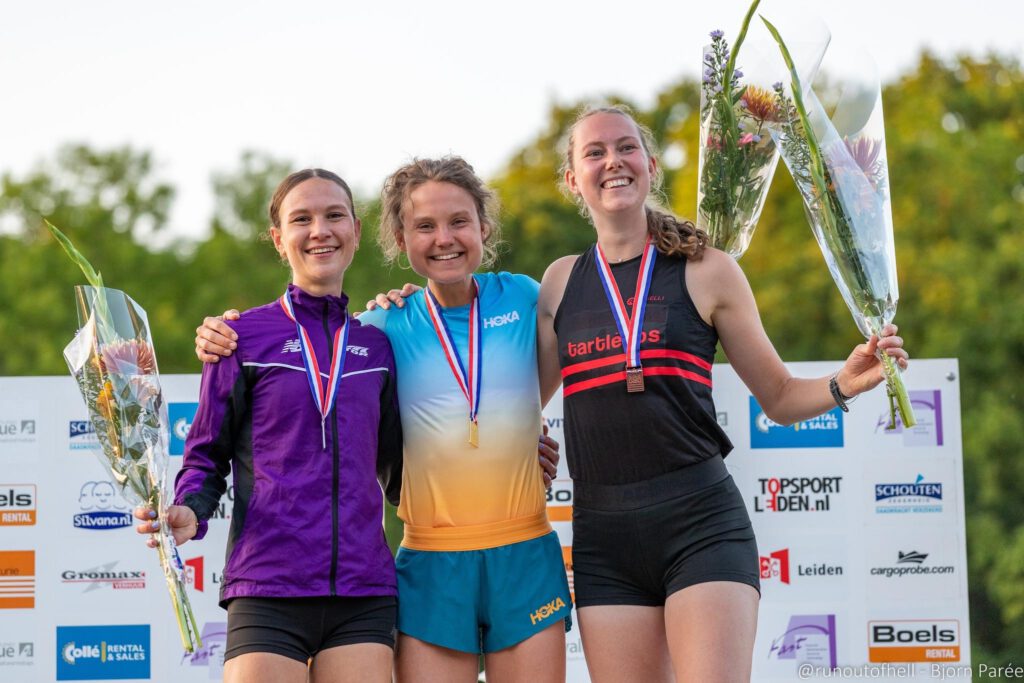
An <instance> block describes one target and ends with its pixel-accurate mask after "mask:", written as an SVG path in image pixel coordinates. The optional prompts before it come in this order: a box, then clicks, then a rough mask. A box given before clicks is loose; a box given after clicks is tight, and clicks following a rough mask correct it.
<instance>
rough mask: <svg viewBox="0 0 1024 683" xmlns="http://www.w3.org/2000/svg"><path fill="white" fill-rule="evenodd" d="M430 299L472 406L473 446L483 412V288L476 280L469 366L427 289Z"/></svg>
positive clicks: (439, 334) (439, 332)
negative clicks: (481, 294)
mask: <svg viewBox="0 0 1024 683" xmlns="http://www.w3.org/2000/svg"><path fill="white" fill-rule="evenodd" d="M425 291H426V296H425V297H423V301H424V302H426V305H427V315H429V316H430V322H431V323H432V324H433V325H434V332H435V333H436V334H437V340H438V341H439V342H440V343H441V350H443V351H444V356H445V359H446V360H447V361H448V367H449V368H451V371H452V375H454V376H455V381H456V382H457V383H458V385H459V389H461V390H462V394H463V396H465V397H466V401H467V402H468V403H469V443H470V444H472V445H473V446H477V445H478V439H477V429H478V425H477V412H478V411H479V410H480V383H481V375H482V374H483V368H482V366H481V354H480V350H481V334H482V332H483V321H482V320H481V318H480V285H478V284H477V282H476V278H474V279H473V301H472V303H471V304H470V307H469V345H468V346H469V366H468V370H469V372H467V371H466V370H467V366H466V365H465V364H464V363H463V362H462V357H461V356H459V350H458V348H456V346H455V340H454V339H453V338H452V333H451V331H450V330H449V329H448V323H446V322H445V319H444V316H443V315H441V304H440V303H439V302H438V300H437V298H436V297H435V296H434V293H433V292H431V291H430V287H427V288H426V290H425Z"/></svg>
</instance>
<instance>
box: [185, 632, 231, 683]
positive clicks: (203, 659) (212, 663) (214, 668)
mask: <svg viewBox="0 0 1024 683" xmlns="http://www.w3.org/2000/svg"><path fill="white" fill-rule="evenodd" d="M199 637H200V640H202V641H203V646H202V647H201V648H199V649H198V650H196V651H195V652H193V653H191V654H190V653H188V652H183V653H182V655H181V666H188V667H192V666H198V667H207V668H208V669H209V674H208V675H209V678H210V679H212V680H218V681H219V680H221V678H222V677H223V672H224V650H225V648H226V647H227V640H228V624H227V622H225V621H208V622H206V623H205V624H203V628H202V631H200V633H199Z"/></svg>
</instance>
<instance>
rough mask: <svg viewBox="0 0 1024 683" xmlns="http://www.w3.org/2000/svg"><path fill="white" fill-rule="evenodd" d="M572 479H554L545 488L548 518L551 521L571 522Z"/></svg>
mask: <svg viewBox="0 0 1024 683" xmlns="http://www.w3.org/2000/svg"><path fill="white" fill-rule="evenodd" d="M572 493H573V489H572V480H571V479H555V480H554V481H552V482H551V488H550V489H548V490H547V494H546V496H547V503H548V506H547V509H548V519H549V520H550V521H552V522H572V497H573V496H572Z"/></svg>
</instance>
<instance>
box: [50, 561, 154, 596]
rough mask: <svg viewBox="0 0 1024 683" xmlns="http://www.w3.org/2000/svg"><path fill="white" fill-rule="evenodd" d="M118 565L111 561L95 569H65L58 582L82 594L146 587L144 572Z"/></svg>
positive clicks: (118, 563) (117, 562)
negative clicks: (107, 589)
mask: <svg viewBox="0 0 1024 683" xmlns="http://www.w3.org/2000/svg"><path fill="white" fill-rule="evenodd" d="M119 565H120V561H119V560H113V561H111V562H106V563H104V564H100V565H97V566H95V567H85V568H81V569H65V570H64V571H62V572H61V573H60V581H61V583H63V584H66V585H71V586H76V587H79V588H81V592H82V593H91V592H93V591H97V590H100V589H102V588H110V589H113V590H116V591H117V590H139V589H144V588H145V587H146V572H144V571H143V570H141V569H137V568H132V569H128V568H125V567H121V566H119Z"/></svg>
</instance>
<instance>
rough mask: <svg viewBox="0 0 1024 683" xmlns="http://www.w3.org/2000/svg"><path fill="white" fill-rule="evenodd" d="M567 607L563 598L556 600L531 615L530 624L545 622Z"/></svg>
mask: <svg viewBox="0 0 1024 683" xmlns="http://www.w3.org/2000/svg"><path fill="white" fill-rule="evenodd" d="M563 607H565V601H564V600H562V598H555V599H554V600H552V601H551V602H549V603H548V604H546V605H541V606H540V607H539V608H538V609H537V611H536V612H534V613H533V614H531V615H530V623H531V624H536V623H537V622H538V621H544V620H545V619H547V618H548V617H550V616H551V615H552V614H554V613H555V612H557V611H558V610H560V609H562V608H563Z"/></svg>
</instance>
